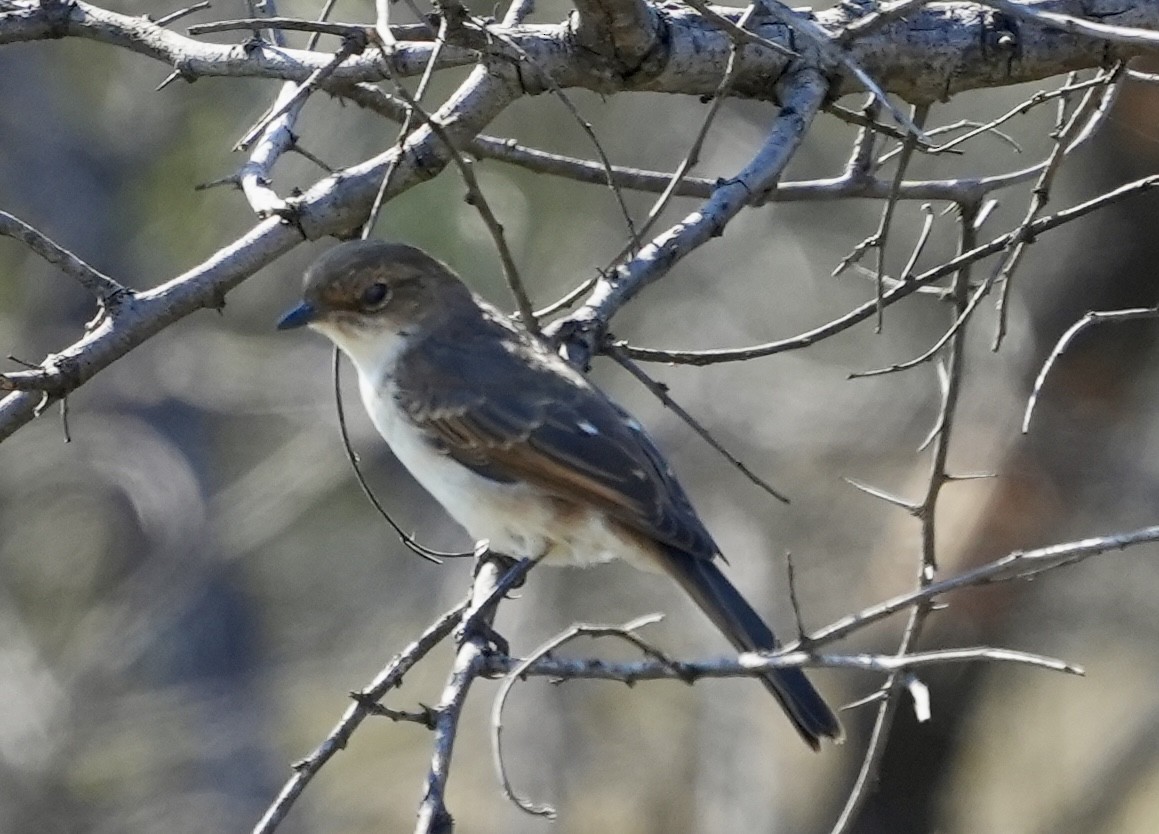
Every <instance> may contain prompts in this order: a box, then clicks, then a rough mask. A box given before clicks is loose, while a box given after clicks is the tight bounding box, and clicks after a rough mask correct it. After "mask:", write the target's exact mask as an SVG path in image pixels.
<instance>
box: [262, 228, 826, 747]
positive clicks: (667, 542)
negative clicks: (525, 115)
mask: <svg viewBox="0 0 1159 834" xmlns="http://www.w3.org/2000/svg"><path fill="white" fill-rule="evenodd" d="M303 325H306V326H309V327H311V328H313V329H315V330H317V331H319V332H321V333H323V334H324V335H326V336H328V337H329V338H330V339H331V340H332V341H333V342H334V343H335V344H336V345H338V347H340V348H341V349H342V350H343V351H344V352H345V353H346V355H347V356H349V357H350V360H351V361H352V362H353V363H354V367H355V368H356V369H357V370H358V384H359V389H360V390H361V393H362V402H363V403H364V404H365V406H366V410H367V411H368V412H369V413H370V419H371V420H372V421H373V422H374V425H375V427H376V428H377V429H378V431H379V433H380V434H381V435H382V436H383V438H384V439H385V440H386V442H387V443H388V444H390V448H391V449H392V450H393V451H394V454H395V455H396V456H397V457H398V459H399V460H400V461H401V462H402V463H403V465H404V466H406V468H407V469H408V470H410V473H411V474H412V475H413V476H414V477H415V479H416V480H417V481H418V482H419V483H420V484H422V486H423V487H424V488H425V489H426V490H427V491H428V492H430V493H431V495H433V496H434V497H435V498H436V499H437V500H438V501H439V503H440V504H442V505H443V507H444V508H445V509H446V511H447V512H448V513H449V514H450V515H451V517H452V518H454V519H455V521H457V522H458V523H459V524H461V525H462V526H463V527H464V528H466V530H467V532H468V533H469V534H470V535H471V536H473V537H474V538H475V539H476V540H482V539H486V540H487V541H488V542H489V543H490V547H491V548H492V549H493V550H495V551H496V552H499V553H503V554H506V555H508V556H512V557H515V558H532V559H542V560H543V561H544V562H546V563H548V564H553V563H554V564H570V565H590V564H595V563H598V562H605V561H608V560H610V559H614V558H620V559H625V560H626V561H628V562H629V563H630V564H632V565H634V566H636V567H638V568H643V569H645V570H651V571H662V572H664V573H667V574H668V575H670V576H671V577H672V578H673V579H675V580H676V582H677V583H678V584H679V585H680V586H681V587H682V588H683V589H684V590H685V591H686V592H687V593H688V594H689V596H691V597H692V599H693V600H695V602H696V604H697V605H699V606H700V608H701V609H702V610H703V611H704V613H705V614H707V615H708V617H709V619H711V620H712V622H713V623H715V624H716V627H717V628H719V629H720V630H721V631H722V632H724V634H725V636H726V637H727V638H728V639H729V640H730V641H731V642H732V644H733V646H735V647H736V648H737V649H739V650H742V651H760V650H771V649H775V648H776V647H777V640H776V638H775V637H774V636H773V632H772V631H771V630H770V629H769V627H768V626H767V625H765V623H764V622H763V621H762V620H761V618H760V616H759V615H758V614H757V613H756V612H755V611H754V610H753V609H752V607H751V606H750V605H749V604H748V603H747V602H745V600H744V598H743V597H742V596H741V595H740V593H739V592H738V591H737V590H736V588H734V587H733V586H732V584H731V583H730V582H729V581H728V580H727V579H726V578H725V576H724V574H722V573H721V572H720V569H719V568H718V567H717V564H716V561H715V560H716V558H717V557H718V556H719V555H720V549H719V548H718V547H717V546H716V543H715V542H714V541H713V540H712V536H711V535H709V533H708V531H707V530H706V529H705V527H704V524H703V523H702V522H701V521H700V519H699V517H698V516H697V515H696V511H695V510H694V509H693V508H692V503H691V502H690V501H689V500H688V496H687V495H686V494H685V492H684V489H683V488H682V487H681V486H680V483H679V482H678V481H677V480H676V476H675V474H674V473H673V472H672V469H671V467H669V465H668V464H667V462H666V461H665V460H664V457H663V456H662V455H661V454H660V452H659V450H658V449H657V448H656V446H655V444H654V443H653V442H652V439H651V438H650V437H649V436H648V435H647V434H646V433H645V431H644V429H643V427H642V426H641V425H640V423H639V422H637V421H636V420H635V419H633V418H632V416H631V415H629V414H628V413H627V412H626V411H624V410H623V409H622V408H620V407H619V406H617V405H616V404H615V403H613V402H612V401H611V400H610V399H608V397H607V396H606V395H605V394H604V393H603V392H602V391H600V390H599V389H598V388H596V387H595V386H594V385H592V383H591V382H589V381H588V379H587V378H586V377H585V376H584V375H583V374H581V373H580V372H579V371H577V370H576V369H575V368H573V367H571V366H570V365H569V364H568V363H567V362H565V361H564V360H563V359H562V358H560V357H559V356H558V355H557V354H556V353H554V352H553V351H552V350H551V348H550V347H549V346H548V345H547V344H546V343H545V342H544V341H542V340H541V339H539V338H538V337H537V336H534V335H532V334H531V333H529V332H527V330H526V329H524V328H523V327H521V326H519V325H518V324H517V323H515V322H514V321H512V320H511V319H510V318H508V317H507V316H506V315H504V314H503V313H502V312H500V311H499V310H498V309H496V308H495V307H493V306H491V305H490V304H488V303H487V302H486V301H484V300H482V299H481V298H479V297H478V296H477V295H475V294H474V293H473V292H471V290H470V289H468V288H467V286H466V285H465V284H464V283H463V282H462V281H461V280H460V279H459V278H458V276H456V275H455V274H454V273H453V272H451V270H450V269H449V268H448V267H446V266H445V265H444V264H442V263H440V262H439V261H437V260H435V259H434V258H432V257H430V256H429V255H427V254H426V253H424V252H422V251H420V250H419V249H416V248H414V247H411V246H405V245H402V244H395V243H384V242H379V241H355V242H349V243H343V244H340V245H338V246H336V247H334V248H333V249H331V250H330V251H328V252H327V253H326V254H324V255H323V256H322V257H321V258H319V259H318V260H317V261H316V262H315V263H314V264H313V265H312V266H311V267H310V268H309V269H308V270H307V271H306V276H305V288H304V290H303V299H302V302H301V303H300V304H299V305H298V306H297V307H295V308H294V309H292V310H290V311H289V312H288V313H286V315H285V316H284V317H283V318H282V319H281V321H279V322H278V328H279V329H281V330H286V329H289V328H294V327H301V326H303ZM761 681H762V682H763V683H764V685H765V686H766V687H767V688H768V690H769V691H770V692H772V693H773V695H775V696H776V698H777V700H778V701H779V702H780V704H781V706H782V707H783V708H784V710H785V712H786V713H787V714H788V716H789V719H790V720H791V721H792V722H793V725H794V726H795V727H796V728H797V731H798V732H799V733H800V734H801V736H802V737H803V738H804V739H805V741H806V742H808V744H809V745H810V746H811V747H813V748H814V749H816V748H818V747H819V745H820V739H821V738H822V737H828V738H831V739H835V740H840V739H841V736H842V733H841V725H840V723H839V722H838V721H837V717H836V716H835V715H834V714H833V712H832V710H830V709H829V707H828V706H827V705H826V704H825V702H824V701H823V700H822V699H821V696H820V695H819V694H818V693H817V691H816V690H815V689H814V688H813V686H812V684H810V683H809V680H808V679H807V678H806V677H805V674H804V673H803V672H802V671H801V670H800V669H777V670H773V671H770V672H769V673H767V674H766V675H763V676H762V678H761Z"/></svg>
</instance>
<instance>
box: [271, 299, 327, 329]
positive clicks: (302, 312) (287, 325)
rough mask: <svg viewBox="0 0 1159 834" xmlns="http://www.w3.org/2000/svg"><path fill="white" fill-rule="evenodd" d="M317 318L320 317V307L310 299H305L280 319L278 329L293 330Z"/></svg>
mask: <svg viewBox="0 0 1159 834" xmlns="http://www.w3.org/2000/svg"><path fill="white" fill-rule="evenodd" d="M316 318H318V309H317V308H316V307H315V306H314V305H313V304H311V303H310V302H309V301H303V302H302V303H301V304H299V305H298V306H297V307H294V308H293V309H292V310H289V311H288V312H287V313H286V314H285V315H284V316H282V317H281V318H280V319H278V330H293V329H294V328H295V327H305V326H306V325H307V324H309V323H310V322H312V321H314V319H316Z"/></svg>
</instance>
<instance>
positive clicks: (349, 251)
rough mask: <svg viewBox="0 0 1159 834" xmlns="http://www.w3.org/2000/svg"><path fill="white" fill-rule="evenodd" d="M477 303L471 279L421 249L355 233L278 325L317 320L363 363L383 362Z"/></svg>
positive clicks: (315, 325)
mask: <svg viewBox="0 0 1159 834" xmlns="http://www.w3.org/2000/svg"><path fill="white" fill-rule="evenodd" d="M474 306H475V302H474V300H473V297H472V295H471V292H470V290H468V289H467V287H466V285H464V284H463V282H462V281H460V280H459V278H458V277H457V276H456V275H455V274H454V273H453V272H451V271H450V269H448V268H447V267H446V266H445V265H444V264H442V263H440V262H439V261H437V260H435V259H434V258H432V257H431V256H430V255H428V254H426V253H425V252H423V251H422V250H421V249H417V248H415V247H413V246H407V245H405V244H401V243H387V242H385V241H374V240H359V241H350V242H348V243H342V244H339V245H338V246H335V247H334V248H333V249H330V250H329V251H327V252H326V253H325V254H324V255H322V257H320V258H319V259H318V260H317V261H315V262H314V263H313V264H312V265H311V266H310V267H309V269H307V270H306V276H305V282H304V286H303V289H302V301H301V303H299V304H298V305H297V306H296V307H294V308H293V309H291V310H289V311H288V312H287V313H286V314H285V315H284V316H282V318H281V319H280V320H279V321H278V329H279V330H289V329H291V328H295V327H303V326H305V327H310V328H312V329H314V330H317V331H318V332H320V333H322V334H324V335H325V336H327V337H329V338H330V339H331V340H332V341H333V342H334V343H335V344H336V345H338V346H339V347H340V348H342V349H343V350H344V351H345V352H346V353H347V354H348V355H349V356H350V357H351V358H352V359H354V360H355V362H356V364H359V365H364V364H375V365H377V364H379V363H380V361H381V360H384V359H386V356H385V355H384V354H393V353H394V352H395V351H396V350H397V348H398V347H399V346H400V345H399V343H400V342H402V341H405V340H406V339H407V338H408V337H411V336H413V335H415V334H416V333H417V332H418V331H419V330H420V329H421V328H423V327H424V326H429V324H430V323H431V322H432V321H433V320H436V319H438V318H439V317H442V316H446V315H450V314H453V313H454V312H455V311H456V310H464V309H473V308H474Z"/></svg>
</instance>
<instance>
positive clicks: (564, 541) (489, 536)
mask: <svg viewBox="0 0 1159 834" xmlns="http://www.w3.org/2000/svg"><path fill="white" fill-rule="evenodd" d="M366 379H367V378H366V377H365V376H361V375H360V380H359V382H360V390H361V392H362V401H363V403H364V404H365V406H366V410H367V412H368V413H369V414H370V419H371V420H372V421H373V422H374V425H375V427H376V428H377V429H378V431H379V433H380V434H381V435H382V436H383V439H385V440H386V442H387V443H388V444H390V448H391V450H392V451H393V452H394V454H395V456H396V457H398V459H399V461H400V462H401V463H402V464H403V466H405V467H406V468H407V470H408V471H409V472H410V473H411V475H413V476H414V478H415V480H417V481H418V482H419V483H420V484H421V485H422V486H423V488H424V489H426V490H427V492H429V493H430V494H431V495H433V496H434V498H435V500H437V501H438V502H439V503H440V504H442V505H443V508H444V509H445V510H446V511H447V512H448V513H449V514H450V516H451V517H452V518H453V519H455V521H457V522H458V523H459V524H460V525H462V526H463V527H464V528H465V529H466V530H467V532H468V533H469V534H470V535H471V537H472V538H474V539H476V540H483V539H486V540H487V541H488V542H489V543H490V545H491V547H492V548H493V549H494V550H496V551H498V552H500V553H504V554H506V555H509V556H515V557H532V558H537V557H543V558H544V559H545V560H546V561H548V562H551V563H555V564H572V565H590V564H597V563H599V562H606V561H609V560H611V559H616V558H624V559H627V560H628V561H630V562H632V563H634V564H637V565H638V566H640V567H643V568H648V567H650V564H647V563H646V561H645V560H646V557H645V556H644V555H643V554H642V553H640V552H639V549H638V547H637V546H636V545H635V544H634V543H633V542H631V541H629V540H628V539H627V538H626V537H625V536H623V535H622V534H621V533H620V532H619V531H618V530H616V529H614V528H612V527H610V526H609V525H608V524H606V523H605V521H604V517H603V514H602V513H598V512H595V511H592V512H587V513H578V514H569V515H568V516H567V517H566V518H561V517H560V515H559V512H558V508H557V506H555V505H553V503H552V502H551V501H550V500H549V499H548V498H547V496H545V495H544V494H543V493H541V492H539V491H538V490H537V489H535V488H534V487H531V486H528V485H526V484H522V483H514V484H505V483H499V482H496V481H492V480H490V479H488V478H484V477H483V476H482V475H478V474H476V473H475V472H473V471H471V470H470V469H468V468H467V467H465V466H463V465H462V464H460V463H458V462H457V461H455V460H454V459H452V458H451V457H449V456H447V455H445V454H443V453H441V452H439V451H438V450H436V449H435V448H433V447H432V446H431V445H430V444H429V443H428V442H427V440H426V439H425V438H424V437H423V435H422V433H421V432H420V431H419V430H418V429H417V428H415V426H414V425H413V424H412V423H411V422H410V421H409V420H408V419H407V418H406V417H405V415H403V413H402V412H401V410H400V409H399V407H398V405H397V404H396V403H395V400H394V397H393V390H392V387H391V384H390V382H389V380H387V381H386V385H380V386H376V385H373V384H369V383H367V382H366Z"/></svg>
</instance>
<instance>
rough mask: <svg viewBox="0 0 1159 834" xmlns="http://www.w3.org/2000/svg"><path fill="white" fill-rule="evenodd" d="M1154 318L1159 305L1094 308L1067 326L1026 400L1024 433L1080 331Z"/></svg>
mask: <svg viewBox="0 0 1159 834" xmlns="http://www.w3.org/2000/svg"><path fill="white" fill-rule="evenodd" d="M1153 318H1159V306H1157V307H1135V308H1132V309H1128V310H1103V311H1094V310H1092V311H1091V312H1089V313H1087V314H1086V315H1085V316H1083V317H1082V318H1081V319H1079V320H1078V321H1076V322H1075V323H1074V324H1072V325H1071V326H1070V327H1069V328H1067V331H1066V332H1065V333H1063V334H1062V336H1061V337H1060V338H1059V340H1058V342H1057V343H1056V344H1055V346H1054V349H1053V350H1051V352H1050V355H1049V356H1047V357H1046V361H1045V362H1043V363H1042V369H1041V370H1039V372H1038V376H1037V377H1036V378H1035V380H1034V386H1033V388H1031V391H1030V397H1029V398H1028V399H1027V401H1026V411H1025V413H1024V414H1023V415H1022V433H1023V434H1027V433H1028V432H1029V431H1030V420H1031V418H1033V416H1034V409H1035V407H1036V406H1037V405H1038V396H1039V394H1041V393H1042V386H1043V385H1045V384H1046V378H1047V376H1049V375H1050V372H1051V370H1052V369H1053V368H1054V365H1055V363H1056V362H1057V361H1058V360H1059V358H1060V357H1062V355H1063V354H1064V353H1065V352H1066V350H1067V348H1069V347H1070V346H1071V343H1073V342H1074V340H1075V339H1077V338H1078V335H1079V334H1080V333H1082V332H1083V331H1084V330H1086V329H1087V328H1088V327H1091V326H1092V325H1095V324H1102V323H1103V322H1114V321H1137V320H1139V319H1153Z"/></svg>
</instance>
